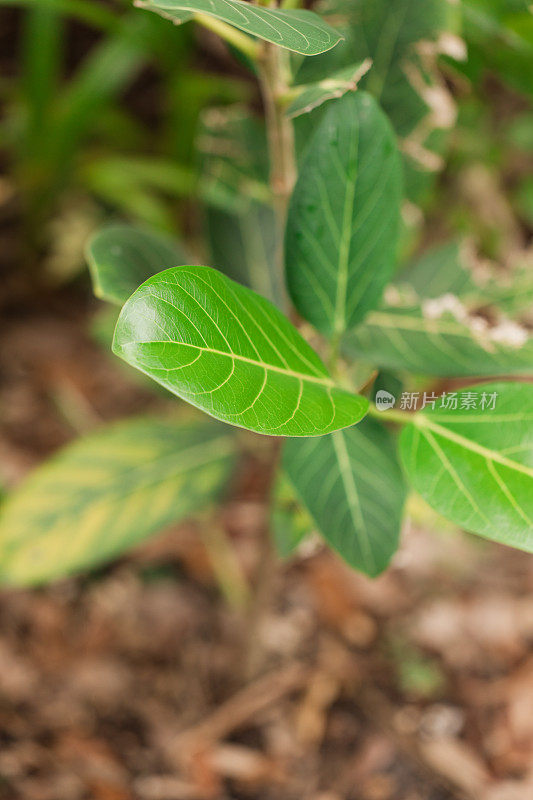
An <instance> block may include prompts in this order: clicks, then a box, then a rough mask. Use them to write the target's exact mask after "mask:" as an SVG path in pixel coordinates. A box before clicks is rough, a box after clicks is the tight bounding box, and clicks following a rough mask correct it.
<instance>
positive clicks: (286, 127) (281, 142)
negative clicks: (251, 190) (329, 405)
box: [258, 42, 296, 310]
mask: <svg viewBox="0 0 533 800" xmlns="http://www.w3.org/2000/svg"><path fill="white" fill-rule="evenodd" d="M287 59H288V54H287V52H286V51H284V50H283V49H282V48H280V47H277V46H276V45H273V44H270V43H268V42H265V43H264V45H263V50H262V53H261V56H260V58H259V61H258V68H259V80H260V85H261V92H262V95H263V102H264V106H265V116H266V126H267V136H268V147H269V154H270V187H271V190H272V195H273V199H274V213H275V215H276V256H275V280H276V287H277V294H278V297H276V300H277V301H278V303H279V304H280V305H281V306H282V307H283V308H285V309H286V310H287V309H288V307H289V302H288V299H287V294H286V289H285V263H284V247H283V240H284V236H285V225H286V222H287V210H288V206H289V199H290V196H291V193H292V190H293V188H294V184H295V182H296V157H295V148H294V129H293V125H292V122H291V120H290V119H288V117H287V116H286V114H285V102H286V101H285V98H286V97H287V93H288V90H289V77H290V73H289V64H288V60H287Z"/></svg>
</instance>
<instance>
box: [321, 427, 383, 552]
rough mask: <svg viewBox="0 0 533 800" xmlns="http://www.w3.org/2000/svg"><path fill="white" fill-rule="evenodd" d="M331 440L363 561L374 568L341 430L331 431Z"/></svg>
mask: <svg viewBox="0 0 533 800" xmlns="http://www.w3.org/2000/svg"><path fill="white" fill-rule="evenodd" d="M332 441H333V449H334V450H335V457H336V459H337V463H338V465H339V472H340V475H341V480H342V484H343V486H344V491H345V492H346V500H347V501H348V507H349V509H350V516H351V518H352V520H353V523H354V526H355V529H356V531H357V530H359V531H360V534H361V535H360V536H359V542H360V544H361V554H362V556H363V559H364V561H365V563H367V564H368V562H370V563H369V566H370V568H374V567H375V566H376V564H375V560H374V554H373V553H372V548H371V546H370V541H369V538H368V531H367V528H366V524H365V520H364V518H363V514H362V511H361V502H360V500H359V493H358V491H357V486H356V484H355V479H354V475H353V471H352V468H351V464H350V457H349V455H348V451H347V449H346V442H345V440H344V435H343V434H342V432H340V431H336V432H335V433H333V434H332Z"/></svg>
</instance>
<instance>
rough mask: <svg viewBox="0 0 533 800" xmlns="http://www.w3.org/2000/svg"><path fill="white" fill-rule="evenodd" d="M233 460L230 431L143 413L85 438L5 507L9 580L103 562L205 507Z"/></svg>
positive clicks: (2, 546) (1, 558)
mask: <svg viewBox="0 0 533 800" xmlns="http://www.w3.org/2000/svg"><path fill="white" fill-rule="evenodd" d="M233 458H234V437H233V436H231V431H230V429H228V428H226V427H225V426H222V425H219V424H217V423H215V422H212V421H209V420H208V419H207V418H206V419H205V420H203V421H200V422H195V423H191V422H189V423H184V422H177V421H168V422H166V421H162V420H155V419H135V420H128V421H126V422H121V423H118V424H113V425H110V426H108V427H105V428H103V429H101V430H99V431H97V432H96V433H93V434H91V435H90V436H87V437H86V438H84V439H81V440H78V441H77V442H75V443H74V444H72V445H70V446H68V447H67V448H65V449H64V450H63V451H62V452H61V453H59V454H58V455H57V456H55V457H54V458H53V459H52V460H50V461H49V462H47V463H46V464H45V465H44V466H43V467H40V468H38V469H37V470H36V471H35V472H34V473H33V474H32V475H30V477H29V478H28V479H27V480H26V481H25V482H24V483H23V484H22V485H21V486H20V487H19V488H18V489H16V490H15V492H14V493H13V494H12V495H11V496H10V497H9V498H8V499H7V500H6V502H5V504H4V505H3V506H2V511H1V513H0V579H1V580H2V581H3V582H5V583H10V584H38V583H43V582H45V581H48V580H51V579H53V578H58V577H61V576H63V575H68V574H70V573H72V572H75V571H77V570H81V569H86V568H88V567H91V566H94V565H96V564H100V563H102V562H104V561H107V560H109V559H111V558H114V557H116V556H117V555H119V554H120V553H122V552H124V551H125V550H127V549H128V548H129V547H131V546H132V545H134V544H136V543H137V542H139V541H141V540H142V539H144V538H145V537H147V536H149V535H150V534H152V533H155V532H157V531H159V530H160V529H161V528H163V527H164V526H165V525H168V524H169V523H171V522H174V521H176V520H179V519H182V518H183V517H186V516H188V515H189V514H191V513H193V512H194V511H195V510H196V509H201V510H203V509H204V508H205V505H206V503H208V502H209V501H210V500H211V499H212V498H213V497H214V496H215V495H216V494H217V493H218V492H219V490H220V489H221V488H222V486H223V484H224V482H225V481H226V479H227V477H228V474H229V470H230V468H231V465H232V462H233Z"/></svg>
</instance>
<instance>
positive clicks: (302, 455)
mask: <svg viewBox="0 0 533 800" xmlns="http://www.w3.org/2000/svg"><path fill="white" fill-rule="evenodd" d="M283 468H284V470H285V472H286V474H287V476H288V477H289V480H290V481H291V483H292V485H293V486H294V488H295V490H296V493H297V496H298V499H299V500H300V501H301V502H302V503H303V505H304V507H305V508H306V509H307V510H308V512H309V513H310V515H311V517H312V518H313V520H314V522H315V524H316V525H317V527H318V530H319V531H320V532H321V534H322V535H323V536H324V538H325V539H326V540H327V541H328V543H329V544H330V545H331V546H332V547H333V548H334V549H335V550H336V551H337V552H338V553H339V555H341V556H342V558H344V559H345V560H346V561H347V562H348V564H350V565H351V566H352V567H355V568H356V569H359V570H361V571H362V572H365V573H366V574H367V575H377V574H379V573H380V572H382V571H383V570H384V569H385V567H386V566H387V564H388V563H389V561H390V559H391V557H392V555H393V554H394V552H395V551H396V548H397V546H398V537H399V532H400V526H401V518H402V510H403V504H404V500H405V486H404V481H403V477H402V472H401V470H400V466H399V464H398V461H397V458H396V453H395V447H394V443H393V441H392V439H391V437H390V434H389V433H388V432H387V430H386V429H385V428H383V427H382V426H381V425H380V424H379V423H377V422H374V421H373V420H370V419H366V420H365V421H364V422H362V423H361V424H360V425H357V427H353V428H348V429H346V430H344V431H338V432H337V433H333V434H332V435H331V436H324V437H322V438H320V439H306V440H292V441H290V442H287V443H286V445H285V447H284V450H283Z"/></svg>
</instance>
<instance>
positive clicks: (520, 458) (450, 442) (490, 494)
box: [400, 383, 533, 552]
mask: <svg viewBox="0 0 533 800" xmlns="http://www.w3.org/2000/svg"><path fill="white" fill-rule="evenodd" d="M471 390H472V391H475V392H477V393H478V396H479V395H481V393H482V392H486V393H487V394H490V393H492V392H497V394H498V397H497V402H496V407H495V409H494V410H491V411H489V410H487V409H485V410H484V411H481V410H478V411H476V410H465V409H458V410H456V411H448V410H443V409H439V408H436V409H435V411H432V410H431V409H430V410H427V412H426V411H424V412H423V413H421V414H418V415H417V416H416V418H415V419H414V420H413V423H412V424H409V425H407V426H406V427H405V428H404V430H403V431H402V435H401V440H400V450H401V456H402V461H403V464H404V466H405V469H406V471H407V474H408V477H409V479H410V481H411V483H412V484H413V486H414V488H415V489H416V490H417V491H418V492H419V493H420V494H421V495H422V497H423V498H424V499H425V500H426V501H427V502H428V503H429V504H430V505H431V506H432V507H433V508H435V509H436V510H437V511H438V512H439V513H441V514H443V515H444V516H445V517H448V519H451V520H452V521H453V522H455V523H456V524H457V525H460V526H462V527H464V528H465V529H466V530H468V531H471V532H473V533H478V534H479V535H481V536H484V537H486V538H488V539H493V540H494V541H497V542H502V543H504V544H508V545H512V546H513V547H518V548H520V549H522V550H527V551H529V552H533V387H531V386H530V385H528V384H524V383H493V384H483V385H479V384H476V385H475V386H472V387H471ZM462 391H464V390H462Z"/></svg>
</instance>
